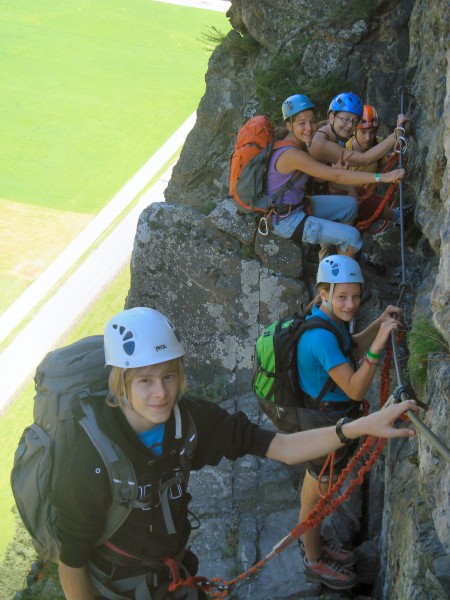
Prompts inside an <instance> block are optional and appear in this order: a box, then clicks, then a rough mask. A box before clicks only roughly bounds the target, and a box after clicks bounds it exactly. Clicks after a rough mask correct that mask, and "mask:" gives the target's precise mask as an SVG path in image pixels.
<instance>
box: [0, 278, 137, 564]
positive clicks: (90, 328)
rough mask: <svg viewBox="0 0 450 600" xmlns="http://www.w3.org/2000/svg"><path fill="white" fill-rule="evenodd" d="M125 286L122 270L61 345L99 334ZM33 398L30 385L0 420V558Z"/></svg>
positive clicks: (10, 530) (9, 524)
mask: <svg viewBox="0 0 450 600" xmlns="http://www.w3.org/2000/svg"><path fill="white" fill-rule="evenodd" d="M129 284H130V273H129V269H128V268H126V269H125V270H124V271H123V272H122V273H121V274H120V275H119V277H118V278H117V279H116V280H115V281H114V283H113V284H112V285H111V286H110V288H109V289H108V290H107V291H106V292H105V293H104V294H103V295H102V296H101V298H100V299H99V300H98V302H97V303H96V304H95V305H94V306H93V307H92V308H91V310H90V311H89V313H88V315H87V316H86V317H85V318H84V319H83V320H82V321H81V322H80V323H79V324H78V325H77V326H76V327H75V328H74V329H73V331H71V333H70V334H69V335H68V336H67V338H66V339H65V340H64V342H63V343H62V345H66V344H70V343H72V342H74V341H75V340H78V339H80V338H81V337H84V336H86V335H93V334H97V333H102V332H103V328H104V326H105V323H106V321H107V320H108V318H109V317H110V316H112V315H114V314H115V313H117V312H119V311H121V310H122V309H123V307H124V303H125V298H126V295H127V293H128V289H129ZM33 397H34V384H33V383H30V384H29V385H28V386H27V387H26V388H25V389H24V391H23V392H22V393H21V394H20V396H19V397H18V398H17V400H16V401H15V402H14V404H13V405H12V406H11V407H10V408H9V409H8V411H7V412H6V413H5V414H4V415H3V416H2V418H1V419H0V439H2V444H1V445H0V464H1V465H2V468H1V470H0V515H1V516H0V524H1V525H0V558H1V557H2V556H3V555H4V553H5V550H6V548H7V545H8V543H9V542H10V541H11V537H12V535H13V531H14V515H13V513H12V506H13V504H14V499H13V496H12V492H11V489H10V486H9V474H10V471H11V467H12V463H13V458H14V452H15V449H16V448H17V444H18V442H19V438H20V436H21V434H22V431H23V429H24V428H25V427H26V426H27V425H29V424H30V423H31V422H32V418H33V416H32V411H33Z"/></svg>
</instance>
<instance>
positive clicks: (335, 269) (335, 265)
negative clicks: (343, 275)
mask: <svg viewBox="0 0 450 600" xmlns="http://www.w3.org/2000/svg"><path fill="white" fill-rule="evenodd" d="M327 263H330V266H331V273H332V274H333V275H334V276H335V277H336V275H339V264H338V263H337V262H335V261H334V260H327Z"/></svg>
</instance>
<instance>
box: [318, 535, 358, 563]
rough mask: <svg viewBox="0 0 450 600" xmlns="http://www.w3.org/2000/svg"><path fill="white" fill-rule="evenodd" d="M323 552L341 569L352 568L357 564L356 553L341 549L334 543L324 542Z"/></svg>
mask: <svg viewBox="0 0 450 600" xmlns="http://www.w3.org/2000/svg"><path fill="white" fill-rule="evenodd" d="M322 552H323V554H324V556H325V558H326V559H327V560H332V561H333V562H335V563H337V564H338V565H340V566H341V567H351V566H352V565H354V564H355V562H356V556H355V553H354V552H352V551H351V550H346V549H345V548H341V547H339V546H338V545H337V544H335V543H334V542H332V541H328V542H327V541H325V540H323V541H322Z"/></svg>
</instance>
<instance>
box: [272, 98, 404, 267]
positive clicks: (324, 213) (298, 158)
mask: <svg viewBox="0 0 450 600" xmlns="http://www.w3.org/2000/svg"><path fill="white" fill-rule="evenodd" d="M282 113H283V119H284V123H285V126H286V128H287V135H286V136H285V138H284V139H285V140H289V141H292V142H294V143H295V144H296V147H292V146H288V147H286V146H285V147H282V148H279V149H276V150H275V151H274V152H273V153H272V156H271V158H270V162H269V167H268V171H267V193H268V194H269V195H275V194H276V192H277V191H278V190H279V189H281V188H283V186H286V183H287V182H288V181H289V180H292V185H291V187H289V188H288V189H287V191H286V192H285V193H284V196H283V199H282V205H283V206H282V210H281V211H277V213H278V214H277V216H276V217H273V218H272V226H273V231H274V233H275V234H276V235H278V236H280V237H283V238H290V239H292V240H294V241H295V242H297V243H301V242H308V243H311V244H323V245H334V246H336V247H337V249H338V252H339V254H346V255H348V256H351V257H354V256H355V254H356V253H357V252H358V251H359V250H360V249H361V247H362V240H361V234H360V233H359V231H358V230H357V229H356V228H355V227H353V224H354V222H355V221H356V218H357V215H358V202H357V200H355V198H353V197H352V196H349V195H347V192H348V187H349V186H350V187H352V186H358V185H364V184H370V183H375V182H376V181H382V182H383V183H390V182H392V181H395V180H397V179H401V178H403V177H404V176H405V171H404V170H403V169H396V170H394V171H391V172H389V173H381V174H380V173H366V172H363V171H359V172H351V171H347V170H345V169H344V168H332V167H330V166H327V165H325V164H321V163H320V162H318V160H315V159H314V158H312V157H311V156H310V155H309V154H310V150H309V149H310V145H311V143H312V142H313V140H314V139H315V135H314V134H315V132H316V128H317V117H316V112H315V108H314V105H313V104H312V102H311V101H310V100H309V98H308V97H307V96H304V95H303V94H296V95H294V96H290V97H289V98H287V99H286V100H285V101H284V102H283V105H282ZM342 114H344V113H342ZM345 114H347V113H345ZM361 114H362V108H361ZM353 121H354V123H353ZM358 121H359V118H357V117H356V116H355V115H352V119H351V122H352V123H353V124H354V127H356V124H357V123H358ZM353 129H354V128H353ZM352 131H353V130H352ZM349 133H351V132H350V130H349ZM342 151H343V149H342V148H340V151H339V153H338V156H337V157H336V158H335V159H334V160H333V163H340V161H341V154H342ZM344 166H345V165H344ZM298 173H300V175H301V176H300V177H298V176H296V175H297V174H298ZM310 177H314V178H318V179H323V180H326V181H331V182H333V183H334V184H336V185H337V184H343V185H345V188H346V190H347V191H346V195H344V194H342V195H328V194H324V195H313V196H312V197H311V198H310V199H309V198H307V197H306V189H305V188H306V184H307V182H308V180H309V178H310Z"/></svg>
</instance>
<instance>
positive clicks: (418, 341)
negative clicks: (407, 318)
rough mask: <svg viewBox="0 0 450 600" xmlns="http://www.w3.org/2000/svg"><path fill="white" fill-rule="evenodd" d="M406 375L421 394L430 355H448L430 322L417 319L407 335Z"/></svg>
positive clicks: (446, 345) (424, 319)
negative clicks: (438, 353) (436, 353)
mask: <svg viewBox="0 0 450 600" xmlns="http://www.w3.org/2000/svg"><path fill="white" fill-rule="evenodd" d="M407 338H408V349H409V359H408V368H407V370H408V375H409V378H410V381H411V383H412V385H413V387H414V388H415V389H416V391H418V392H423V390H424V388H425V382H426V378H427V370H428V363H429V361H430V354H432V353H434V352H440V353H442V352H443V353H445V354H447V355H449V356H450V354H449V347H448V344H447V343H446V342H445V340H444V339H443V338H442V336H441V335H440V334H439V332H438V331H437V330H436V329H435V327H434V326H433V324H432V323H431V321H429V320H428V319H427V318H425V317H418V318H417V319H416V320H415V321H414V322H413V324H412V327H411V331H410V332H409V333H408V336H407Z"/></svg>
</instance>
